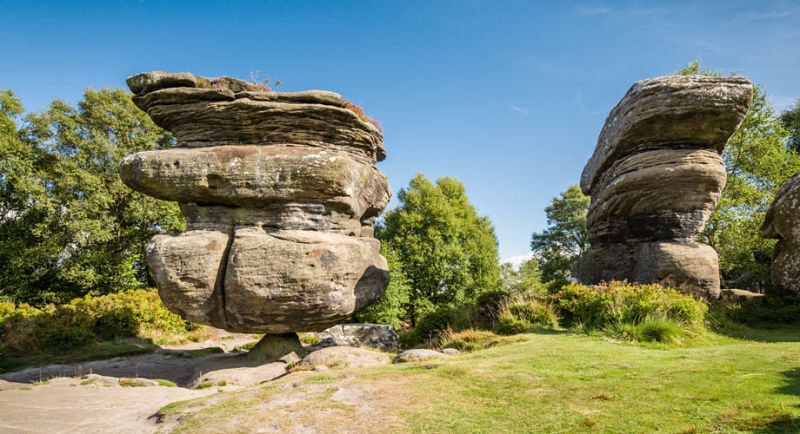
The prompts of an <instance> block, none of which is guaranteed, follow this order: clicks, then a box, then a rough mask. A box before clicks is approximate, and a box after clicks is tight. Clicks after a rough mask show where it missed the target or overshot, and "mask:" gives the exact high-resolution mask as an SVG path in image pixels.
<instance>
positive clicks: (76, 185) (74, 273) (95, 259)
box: [0, 89, 183, 304]
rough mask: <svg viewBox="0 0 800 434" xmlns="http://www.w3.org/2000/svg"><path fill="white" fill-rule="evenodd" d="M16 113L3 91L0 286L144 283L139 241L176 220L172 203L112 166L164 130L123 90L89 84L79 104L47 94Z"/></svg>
mask: <svg viewBox="0 0 800 434" xmlns="http://www.w3.org/2000/svg"><path fill="white" fill-rule="evenodd" d="M21 114H22V107H21V104H19V100H18V99H16V98H15V97H13V94H11V93H10V92H4V93H3V94H2V115H0V125H2V127H1V128H2V132H0V134H2V137H3V140H2V143H0V147H1V148H0V168H1V169H2V172H0V173H2V176H1V177H0V187H1V188H2V204H0V212H2V216H0V296H4V297H6V298H10V299H12V300H15V301H26V302H31V303H35V304H41V303H45V302H64V301H67V300H69V299H71V298H73V297H77V296H82V295H85V294H101V293H108V292H113V291H116V290H120V289H126V288H131V287H137V286H142V285H143V284H146V283H147V279H148V276H147V270H146V267H145V262H144V245H145V243H146V241H147V240H148V239H149V238H150V237H151V236H152V235H153V234H155V233H158V232H164V231H176V230H179V229H180V228H181V226H182V225H183V220H182V218H181V217H180V212H179V210H178V208H177V206H176V205H175V204H172V203H168V202H161V201H157V200H155V199H151V198H148V197H146V196H143V195H141V194H139V193H136V192H134V191H132V190H130V189H129V188H127V187H126V186H125V185H124V184H123V183H122V181H121V180H120V178H119V175H118V173H117V168H118V167H119V164H120V162H121V161H122V158H123V157H124V156H125V155H127V154H130V153H133V152H138V151H143V150H148V149H160V148H165V147H171V146H173V142H174V140H173V139H172V137H171V136H170V135H169V134H168V133H166V132H165V131H163V130H161V129H160V128H158V127H157V126H156V125H155V124H153V123H152V121H151V120H150V119H149V117H148V116H147V115H146V114H144V113H143V112H141V111H140V110H139V109H138V108H136V107H135V106H134V105H133V103H132V102H131V100H130V95H129V94H127V93H126V92H124V91H122V90H108V89H104V90H100V91H95V90H91V89H89V90H87V91H86V92H85V93H84V98H83V100H82V101H80V102H79V103H78V106H77V107H72V106H70V105H68V104H66V103H64V102H61V101H53V103H52V104H51V105H50V107H49V108H48V109H46V110H44V111H42V112H41V113H36V114H30V115H28V116H27V117H25V118H24V119H21V118H20V115H21Z"/></svg>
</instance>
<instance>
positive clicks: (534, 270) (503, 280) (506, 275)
mask: <svg viewBox="0 0 800 434" xmlns="http://www.w3.org/2000/svg"><path fill="white" fill-rule="evenodd" d="M500 284H501V289H502V290H504V291H505V292H508V293H509V294H513V293H520V294H534V293H538V292H541V291H543V290H544V284H543V283H542V273H541V271H540V270H539V261H538V260H537V259H536V258H531V259H529V260H527V261H525V262H523V263H522V264H520V266H519V268H518V269H514V266H513V265H511V264H509V263H505V264H503V265H502V266H501V268H500Z"/></svg>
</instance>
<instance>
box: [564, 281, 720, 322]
mask: <svg viewBox="0 0 800 434" xmlns="http://www.w3.org/2000/svg"><path fill="white" fill-rule="evenodd" d="M553 300H554V302H555V305H556V307H557V309H558V311H559V313H560V314H561V315H562V316H563V317H564V318H566V319H567V320H568V321H571V322H573V323H576V322H580V323H582V324H583V325H584V326H585V327H588V328H603V327H606V326H609V325H612V324H624V323H630V324H638V323H640V322H643V321H644V320H645V319H646V318H655V317H659V318H665V319H669V320H672V321H675V322H677V323H680V324H685V325H690V326H700V325H702V324H703V322H704V320H705V316H706V313H707V312H708V306H707V305H706V303H705V302H704V301H702V300H696V299H694V298H692V297H691V296H689V295H684V294H681V293H680V292H678V291H676V290H674V289H671V288H665V287H662V286H660V285H655V284H651V285H634V284H628V283H626V282H610V283H608V284H601V285H597V286H594V287H589V286H585V285H579V284H574V283H573V284H569V285H566V286H564V287H563V288H562V289H561V290H560V291H559V292H557V293H556V294H555V295H554V296H553Z"/></svg>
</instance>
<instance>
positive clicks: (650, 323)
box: [605, 317, 687, 344]
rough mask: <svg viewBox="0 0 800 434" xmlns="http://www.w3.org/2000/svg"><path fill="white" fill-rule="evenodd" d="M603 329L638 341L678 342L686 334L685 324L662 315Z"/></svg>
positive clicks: (621, 337) (619, 336) (613, 334)
mask: <svg viewBox="0 0 800 434" xmlns="http://www.w3.org/2000/svg"><path fill="white" fill-rule="evenodd" d="M605 331H606V332H607V333H608V334H610V335H612V336H614V337H616V338H619V339H626V340H635V341H639V342H658V343H665V344H674V343H680V339H681V337H683V336H685V335H686V334H687V329H686V327H685V325H683V324H680V323H678V322H676V321H674V320H671V319H668V318H663V317H648V318H645V319H643V320H641V321H640V322H638V323H621V324H614V325H611V326H608V327H606V329H605Z"/></svg>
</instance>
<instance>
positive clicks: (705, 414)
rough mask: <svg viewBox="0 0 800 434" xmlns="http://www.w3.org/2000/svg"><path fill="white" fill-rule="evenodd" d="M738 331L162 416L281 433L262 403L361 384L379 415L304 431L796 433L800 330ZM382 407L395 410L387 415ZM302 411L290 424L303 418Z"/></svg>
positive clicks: (370, 377) (468, 359) (561, 347)
mask: <svg viewBox="0 0 800 434" xmlns="http://www.w3.org/2000/svg"><path fill="white" fill-rule="evenodd" d="M741 332H742V333H745V334H746V333H750V337H751V338H753V339H756V340H744V339H737V338H731V337H725V336H718V335H715V337H714V338H712V339H709V342H710V343H709V344H707V345H704V346H692V347H688V348H687V347H683V348H681V347H675V346H673V347H665V346H664V344H660V345H659V346H654V345H643V344H636V343H631V342H624V341H617V340H611V339H608V338H605V337H602V336H585V335H575V334H566V333H565V334H527V335H523V336H524V338H525V340H524V342H519V343H511V344H508V345H504V346H498V347H494V348H490V349H487V350H483V351H476V352H473V353H469V354H464V355H460V356H457V357H452V358H448V359H446V360H442V361H436V362H434V363H431V362H426V363H411V364H399V365H391V366H386V367H379V368H372V369H362V370H346V371H342V372H346V375H342V376H338V377H332V376H320V375H313V374H310V373H302V372H301V373H295V374H291V375H288V376H286V377H284V378H282V379H280V380H277V381H274V382H271V383H268V384H266V385H263V386H260V387H256V388H248V389H244V390H242V391H239V392H234V393H225V394H222V395H216V396H215V397H214V398H201V399H199V400H193V401H188V402H183V403H176V404H172V405H170V406H169V408H165V409H163V410H162V411H163V412H165V413H167V414H170V415H172V416H177V417H179V423H180V424H179V426H178V431H183V432H229V431H251V430H253V429H255V428H256V427H257V426H259V424H261V426H263V424H269V423H278V422H276V421H278V418H279V417H281V416H280V415H275V414H273V413H271V412H268V411H264V410H263V408H264V405H265V404H264V403H265V402H267V401H269V400H272V399H279V398H280V397H281V396H283V395H282V394H286V393H287V385H288V384H291V385H292V389H291V390H295V391H296V390H302V388H304V387H305V388H308V390H309V392H308V393H309V394H311V395H309V397H310V398H309V399H316V398H315V397H319V396H322V395H321V393H322V392H319V391H315V390H316V389H319V388H330V390H333V389H332V388H337V389H347V388H348V387H353V385H360V387H368V390H370V393H369V394H368V395H367V396H366V398H365V399H367V400H369V402H370V405H373V406H377V407H376V409H375V410H371V411H370V412H369V418H367V419H365V420H362V419H357V418H356V416H355V415H357V412H355V410H354V409H355V408H356V407H355V406H354V407H353V409H351V410H346V409H343V406H344V407H347V406H346V405H345V404H342V403H341V402H335V400H331V399H327V400H319V399H317V400H313V402H314V404H313V407H314V411H315V415H317V416H319V418H317V416H315V418H317V419H319V420H317V419H308V418H306V419H304V420H303V421H302V423H304V424H314V423H335V420H338V419H330V420H328V419H324V418H323V417H322V416H320V415H321V414H328V413H330V414H332V415H333V416H335V417H337V418H342V417H347V418H349V419H348V423H349V424H350V425H348V428H349V429H352V430H354V431H363V432H372V431H376V429H377V431H378V432H380V428H381V427H383V425H382V424H383V423H389V422H391V423H392V424H393V426H392V429H391V431H392V432H419V433H437V432H441V433H445V432H470V433H497V432H519V433H527V432H610V433H611V432H624V433H651V432H667V433H706V432H720V433H739V432H755V433H797V432H800V345H798V342H799V341H800V328H798V327H796V326H795V327H782V328H773V329H759V330H753V329H749V330H744V331H741ZM654 333H659V332H654ZM325 390H328V392H330V390H329V389H325ZM314 393H316V395H314ZM382 400H392V401H391V402H390V403H389V404H387V405H385V406H383V407H381V406H380V405H379V404H380V402H381V401H382ZM305 402H306V403H308V402H312V401H309V400H306V401H305ZM365 402H367V401H365ZM298 405H300V406H299V407H297V409H294V410H292V411H294V412H295V413H292V414H300V415H302V414H303V408H302V404H298ZM354 405H355V404H354ZM290 410H291V409H290ZM287 411H288V410H287ZM348 411H349V412H348ZM325 412H328V413H325ZM280 423H284V424H286V423H289V422H286V421H285V420H284V421H283V422H280ZM283 428H286V429H289V430H290V428H291V427H288V426H286V427H283ZM295 428H296V427H295Z"/></svg>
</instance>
